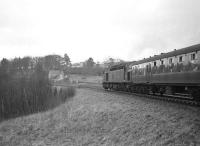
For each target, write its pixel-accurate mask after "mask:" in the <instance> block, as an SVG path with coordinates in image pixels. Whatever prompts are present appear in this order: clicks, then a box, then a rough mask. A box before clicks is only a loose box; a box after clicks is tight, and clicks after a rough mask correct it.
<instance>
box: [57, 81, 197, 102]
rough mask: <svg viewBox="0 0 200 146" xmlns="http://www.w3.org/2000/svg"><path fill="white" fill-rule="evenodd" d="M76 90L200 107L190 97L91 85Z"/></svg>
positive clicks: (81, 86)
mask: <svg viewBox="0 0 200 146" xmlns="http://www.w3.org/2000/svg"><path fill="white" fill-rule="evenodd" d="M54 86H61V87H69V85H63V84H62V85H59V84H57V85H54ZM75 87H78V88H88V89H93V90H94V89H95V90H97V91H101V92H102V91H103V92H112V93H121V94H127V95H135V96H139V97H145V98H152V99H157V100H164V101H169V102H175V103H181V104H187V105H191V106H200V102H197V101H194V100H192V99H191V98H190V97H187V96H185V95H184V96H180V95H166V94H163V96H161V95H159V94H155V95H153V94H141V93H132V92H126V91H116V90H105V89H103V88H102V86H93V84H81V85H78V86H75Z"/></svg>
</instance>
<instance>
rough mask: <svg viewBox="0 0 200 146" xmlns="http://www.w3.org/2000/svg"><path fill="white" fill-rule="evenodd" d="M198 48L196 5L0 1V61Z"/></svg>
mask: <svg viewBox="0 0 200 146" xmlns="http://www.w3.org/2000/svg"><path fill="white" fill-rule="evenodd" d="M198 43H200V0H62V1H61V0H1V1H0V59H1V58H3V57H6V58H13V57H15V56H16V57H18V56H21V57H23V56H43V55H47V54H59V55H62V56H63V55H64V53H67V54H68V55H69V56H70V58H71V61H72V62H80V61H84V60H86V59H88V58H89V57H93V58H94V60H95V61H103V60H104V59H105V58H107V57H108V56H110V57H113V58H121V59H123V60H127V61H132V60H137V59H141V58H144V57H148V56H150V55H152V56H153V55H155V54H159V53H161V52H167V51H171V50H173V49H179V48H182V47H187V46H190V45H193V44H198Z"/></svg>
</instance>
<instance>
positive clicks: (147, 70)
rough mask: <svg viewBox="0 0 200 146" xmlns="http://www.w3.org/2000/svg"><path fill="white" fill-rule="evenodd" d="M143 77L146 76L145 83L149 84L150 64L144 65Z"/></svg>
mask: <svg viewBox="0 0 200 146" xmlns="http://www.w3.org/2000/svg"><path fill="white" fill-rule="evenodd" d="M145 76H146V82H147V83H149V82H150V79H151V64H148V65H146V69H145Z"/></svg>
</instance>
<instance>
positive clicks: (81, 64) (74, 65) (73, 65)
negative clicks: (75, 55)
mask: <svg viewBox="0 0 200 146" xmlns="http://www.w3.org/2000/svg"><path fill="white" fill-rule="evenodd" d="M84 63H85V62H79V63H74V64H72V67H74V68H79V67H83V66H84Z"/></svg>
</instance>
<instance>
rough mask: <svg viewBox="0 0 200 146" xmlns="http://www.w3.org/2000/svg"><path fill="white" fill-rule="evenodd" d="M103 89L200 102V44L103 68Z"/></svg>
mask: <svg viewBox="0 0 200 146" xmlns="http://www.w3.org/2000/svg"><path fill="white" fill-rule="evenodd" d="M102 84H103V88H104V89H110V90H120V91H127V92H135V93H143V94H160V95H163V94H165V95H177V96H180V97H186V96H187V97H189V98H192V99H194V100H198V101H200V44H198V45H193V46H190V47H186V48H182V49H178V50H174V51H171V52H168V53H161V54H160V55H154V56H153V57H149V58H146V59H145V58H144V59H142V60H139V61H133V62H125V63H121V64H118V65H113V66H111V67H109V68H107V69H106V70H105V72H104V75H103V82H102Z"/></svg>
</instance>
